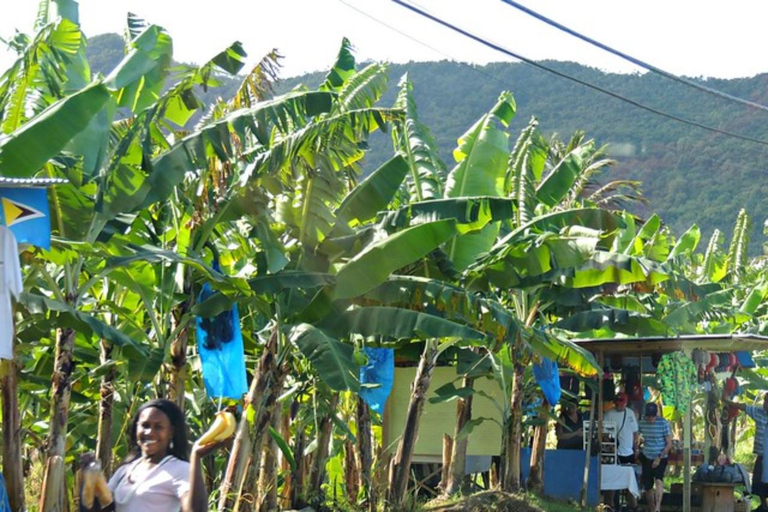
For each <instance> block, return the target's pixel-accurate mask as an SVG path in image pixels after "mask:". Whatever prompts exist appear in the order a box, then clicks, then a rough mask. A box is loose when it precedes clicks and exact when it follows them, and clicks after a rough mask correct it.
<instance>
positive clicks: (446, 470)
mask: <svg viewBox="0 0 768 512" xmlns="http://www.w3.org/2000/svg"><path fill="white" fill-rule="evenodd" d="M452 454H453V438H452V437H451V436H449V435H448V434H443V469H442V472H441V473H440V487H441V488H442V489H443V490H445V489H448V486H449V482H448V481H449V479H451V456H452ZM463 473H464V471H463V468H462V474H463Z"/></svg>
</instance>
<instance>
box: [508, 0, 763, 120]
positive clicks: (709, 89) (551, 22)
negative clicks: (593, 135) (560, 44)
mask: <svg viewBox="0 0 768 512" xmlns="http://www.w3.org/2000/svg"><path fill="white" fill-rule="evenodd" d="M501 1H502V2H503V3H505V4H507V5H509V6H511V7H514V8H515V9H517V10H519V11H522V12H524V13H526V14H528V15H530V16H533V17H534V18H536V19H537V20H539V21H543V22H544V23H546V24H547V25H550V26H552V27H555V28H556V29H558V30H561V31H563V32H565V33H567V34H570V35H572V36H573V37H576V38H578V39H581V40H582V41H584V42H587V43H589V44H591V45H592V46H596V47H598V48H600V49H601V50H605V51H606V52H608V53H612V54H613V55H616V56H617V57H620V58H622V59H624V60H626V61H628V62H631V63H632V64H635V65H637V66H640V67H641V68H645V69H647V70H648V71H652V72H654V73H657V74H659V75H661V76H663V77H666V78H669V79H670V80H674V81H675V82H678V83H681V84H683V85H687V86H689V87H693V88H694V89H698V90H700V91H703V92H706V93H708V94H711V95H713V96H716V97H718V98H723V99H726V100H729V101H733V102H736V103H740V104H742V105H747V106H749V107H752V108H756V109H760V110H764V111H766V112H768V106H766V105H763V104H760V103H756V102H754V101H750V100H747V99H744V98H740V97H738V96H733V95H732V94H728V93H727V92H723V91H720V90H718V89H714V88H712V87H707V86H706V85H702V84H700V83H698V82H694V81H693V80H689V79H688V78H685V77H682V76H678V75H675V74H674V73H670V72H669V71H665V70H663V69H661V68H659V67H656V66H654V65H652V64H648V63H647V62H644V61H642V60H640V59H637V58H635V57H632V56H631V55H627V54H626V53H623V52H621V51H619V50H616V49H614V48H611V47H610V46H608V45H606V44H603V43H601V42H599V41H595V40H594V39H592V38H590V37H588V36H585V35H584V34H581V33H579V32H576V31H575V30H573V29H570V28H568V27H566V26H565V25H562V24H560V23H558V22H556V21H554V20H552V19H550V18H547V17H546V16H544V15H543V14H539V13H538V12H536V11H534V10H532V9H529V8H528V7H526V6H524V5H522V4H519V3H517V2H515V1H514V0H501Z"/></svg>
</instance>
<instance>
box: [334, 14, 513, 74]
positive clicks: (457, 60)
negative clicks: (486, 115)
mask: <svg viewBox="0 0 768 512" xmlns="http://www.w3.org/2000/svg"><path fill="white" fill-rule="evenodd" d="M339 2H341V3H342V4H344V5H346V6H347V7H349V8H350V9H352V10H354V11H357V12H358V13H360V14H362V15H363V16H365V17H366V18H368V19H370V20H373V21H375V22H376V23H378V24H379V25H382V26H384V27H386V28H388V29H389V30H392V31H393V32H397V33H398V34H400V35H401V36H403V37H406V38H408V39H410V40H411V41H413V42H414V43H417V44H420V45H421V46H423V47H425V48H427V49H429V50H432V51H433V52H435V53H439V54H440V55H442V56H443V57H445V58H447V59H449V60H451V61H453V62H455V63H456V64H459V65H461V66H464V67H465V68H469V69H471V70H472V71H474V72H475V73H478V74H480V75H483V76H484V77H486V78H490V79H491V80H493V81H495V82H497V83H499V84H501V85H502V86H503V87H507V83H506V82H504V81H503V80H501V79H499V78H497V77H495V76H493V75H491V74H489V73H486V72H485V71H483V70H482V69H479V68H476V67H475V66H472V65H470V64H467V63H466V62H463V61H461V60H459V59H457V58H456V57H454V56H453V55H451V54H449V53H445V52H444V51H442V50H440V49H438V48H435V47H434V46H432V45H429V44H427V43H425V42H424V41H422V40H420V39H416V38H415V37H413V36H412V35H410V34H408V33H406V32H403V31H402V30H400V29H399V28H397V27H394V26H392V25H390V24H388V23H386V22H384V21H382V20H380V19H378V18H376V17H375V16H373V15H371V14H369V13H367V12H365V11H363V10H362V9H360V8H358V7H355V6H354V5H352V4H350V3H348V2H346V1H345V0H339Z"/></svg>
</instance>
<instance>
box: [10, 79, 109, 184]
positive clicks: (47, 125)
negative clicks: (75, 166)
mask: <svg viewBox="0 0 768 512" xmlns="http://www.w3.org/2000/svg"><path fill="white" fill-rule="evenodd" d="M109 98H110V94H109V92H108V91H107V89H106V87H104V86H103V85H102V84H100V83H95V84H93V85H91V86H89V87H86V88H85V89H83V90H82V91H79V92H77V93H75V94H73V95H71V96H67V97H66V98H63V99H61V100H59V101H57V102H56V103H54V104H53V105H51V106H50V107H48V108H47V109H45V110H44V111H43V112H42V113H40V115H38V116H36V117H35V118H33V119H31V120H30V121H29V122H28V123H26V124H25V125H24V126H22V127H21V128H19V129H17V130H15V131H14V132H12V133H11V134H10V135H9V136H8V137H7V138H5V139H2V140H0V176H5V177H19V178H26V177H30V176H32V175H34V174H35V173H36V172H37V171H39V170H40V168H42V167H43V165H44V164H45V163H46V162H47V161H48V160H50V159H51V158H53V157H54V156H56V155H57V154H58V153H59V152H60V151H61V150H62V149H64V147H65V146H66V145H67V143H68V142H69V141H70V140H72V138H73V137H75V136H76V135H77V134H78V133H80V132H82V131H83V130H85V129H86V128H87V127H88V124H89V123H90V122H91V119H93V118H94V116H96V115H97V114H98V113H99V112H100V111H101V109H102V107H103V106H104V104H105V103H106V102H107V101H108V100H109Z"/></svg>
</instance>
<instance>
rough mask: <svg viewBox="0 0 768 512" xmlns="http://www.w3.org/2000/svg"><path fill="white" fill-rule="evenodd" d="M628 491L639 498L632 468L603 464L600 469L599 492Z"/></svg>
mask: <svg viewBox="0 0 768 512" xmlns="http://www.w3.org/2000/svg"><path fill="white" fill-rule="evenodd" d="M620 489H628V490H629V492H631V493H632V494H633V495H634V496H636V497H638V498H639V497H640V489H639V488H638V486H637V477H636V476H635V468H634V466H620V465H618V464H603V465H602V466H601V467H600V490H601V491H618V490H620Z"/></svg>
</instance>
